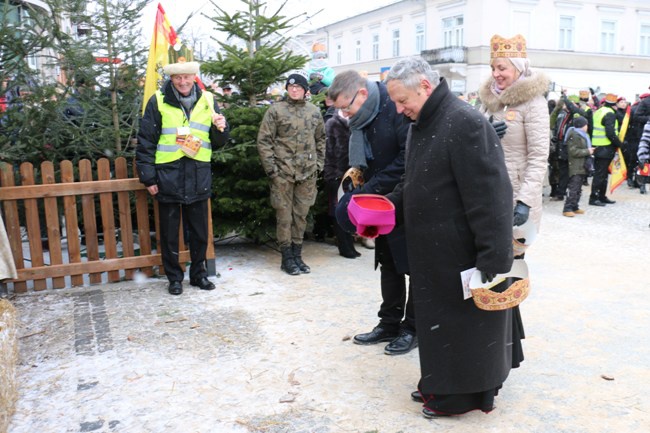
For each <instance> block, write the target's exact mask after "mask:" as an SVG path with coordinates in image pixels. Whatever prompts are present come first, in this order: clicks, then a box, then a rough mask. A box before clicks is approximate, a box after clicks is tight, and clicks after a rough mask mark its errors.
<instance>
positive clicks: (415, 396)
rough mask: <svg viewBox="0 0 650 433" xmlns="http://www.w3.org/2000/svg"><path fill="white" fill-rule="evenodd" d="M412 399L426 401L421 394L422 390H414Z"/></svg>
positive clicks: (420, 401) (419, 401)
mask: <svg viewBox="0 0 650 433" xmlns="http://www.w3.org/2000/svg"><path fill="white" fill-rule="evenodd" d="M411 400H413V401H416V402H418V403H424V399H423V398H422V394H420V391H413V392H412V393H411Z"/></svg>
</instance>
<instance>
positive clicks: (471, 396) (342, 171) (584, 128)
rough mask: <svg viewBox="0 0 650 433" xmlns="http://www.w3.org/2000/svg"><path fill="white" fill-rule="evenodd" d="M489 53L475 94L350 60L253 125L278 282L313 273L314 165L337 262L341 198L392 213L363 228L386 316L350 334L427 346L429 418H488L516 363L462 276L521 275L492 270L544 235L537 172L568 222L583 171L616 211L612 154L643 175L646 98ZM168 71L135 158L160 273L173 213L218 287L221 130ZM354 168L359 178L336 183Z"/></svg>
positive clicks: (390, 347) (517, 356) (519, 350)
mask: <svg viewBox="0 0 650 433" xmlns="http://www.w3.org/2000/svg"><path fill="white" fill-rule="evenodd" d="M490 47H491V62H490V66H491V70H492V73H491V76H490V77H489V78H488V79H487V80H486V81H485V82H484V83H482V85H481V86H480V88H479V89H478V91H477V92H472V94H471V100H469V101H468V100H463V98H459V97H458V96H456V95H454V94H453V93H452V92H451V91H450V89H449V86H448V84H447V82H446V81H445V79H444V78H442V77H440V76H439V74H438V73H437V72H436V71H435V70H433V69H432V68H431V66H430V65H429V64H428V63H427V62H426V61H425V60H423V59H421V58H419V57H413V58H408V59H404V60H400V61H398V62H397V63H396V64H395V65H393V66H392V68H391V70H390V72H389V73H388V75H387V77H386V79H385V80H384V81H382V82H377V81H372V80H369V79H367V77H365V76H363V75H361V74H360V73H358V72H357V71H354V70H348V71H343V72H340V73H338V74H336V75H335V76H331V74H330V73H329V71H326V70H324V69H322V68H323V67H324V65H323V64H320V63H319V66H320V67H321V69H320V70H318V71H316V70H314V71H311V72H310V73H309V74H300V73H294V74H291V75H289V77H288V78H287V81H286V83H285V90H286V96H285V97H284V98H282V99H281V100H278V101H275V102H273V103H272V104H271V105H270V107H269V109H268V110H267V111H266V113H265V115H264V118H263V120H262V122H261V125H260V129H259V133H258V139H257V147H258V151H259V156H260V161H261V164H262V167H263V169H264V171H265V173H266V175H267V176H268V178H269V185H270V203H271V206H272V207H273V208H274V209H275V215H276V223H277V224H276V239H277V242H278V245H279V248H280V251H281V255H282V257H281V261H280V269H281V270H282V271H283V272H285V273H286V274H288V275H292V276H297V275H301V274H305V273H309V272H310V267H309V266H308V265H307V264H306V263H305V260H304V259H303V256H302V243H303V239H304V236H305V230H306V225H307V222H306V219H307V215H308V213H309V210H310V208H311V206H312V205H313V204H314V202H315V199H316V193H317V177H318V176H319V174H320V173H321V172H322V173H323V178H324V180H325V183H324V185H325V188H326V190H327V195H328V200H329V215H330V217H331V222H332V224H333V225H334V227H335V234H336V239H337V244H338V248H339V253H340V255H341V256H343V257H346V258H350V259H354V258H356V257H358V256H359V253H358V252H357V250H356V249H355V247H354V236H356V235H358V234H359V226H358V224H357V223H356V222H355V221H354V218H352V217H351V212H352V211H351V207H352V205H351V203H353V202H355V200H356V199H357V198H359V197H362V196H366V195H370V196H381V197H384V198H385V199H387V200H388V201H389V202H390V203H391V205H392V206H393V209H394V214H395V224H394V228H392V230H391V231H390V232H388V233H384V234H379V235H373V236H371V237H372V238H373V239H374V241H375V250H374V253H375V260H374V266H375V268H379V292H380V296H381V303H380V305H379V309H378V318H379V321H378V324H377V325H376V326H375V327H374V328H373V329H372V330H370V331H369V332H366V333H361V334H358V335H355V336H354V338H353V342H354V343H356V344H360V345H373V344H378V343H387V344H386V346H385V348H384V352H385V353H386V354H387V355H401V354H405V353H408V352H410V351H412V350H413V349H415V348H416V347H417V348H419V358H420V369H421V376H420V378H419V380H418V381H417V385H416V387H417V389H416V390H414V391H413V392H412V393H411V398H412V399H413V400H415V401H417V402H420V403H421V404H422V405H423V409H422V413H423V415H424V416H425V417H427V418H434V417H442V416H452V415H460V414H463V413H466V412H469V411H472V410H481V411H483V412H485V413H487V412H490V411H492V410H493V408H494V399H495V397H496V396H497V395H498V392H499V391H500V390H501V389H502V387H503V384H504V382H505V380H506V379H507V377H508V374H509V372H510V370H511V369H512V368H517V367H519V366H520V364H521V362H522V361H523V360H524V353H523V347H522V340H523V339H524V338H525V333H524V326H523V320H522V317H521V313H520V310H519V307H518V302H515V303H514V304H511V305H507V306H502V307H495V308H492V309H485V308H480V307H479V306H478V303H477V301H476V300H475V301H474V303H472V302H471V301H469V300H468V296H463V293H464V289H466V287H464V283H463V281H462V279H461V275H463V273H464V272H467V271H468V270H472V269H475V271H474V272H475V274H476V275H479V276H480V282H481V284H484V285H485V287H487V288H488V289H490V290H491V291H492V293H494V294H495V299H497V298H499V296H498V295H499V294H501V293H505V292H506V291H509V290H511V288H512V287H514V286H516V285H517V284H518V283H525V282H526V281H527V280H526V278H527V276H517V277H509V278H505V277H501V276H500V275H501V274H506V273H508V272H509V271H510V270H511V269H512V268H513V267H514V264H515V263H521V262H523V261H524V259H525V251H526V249H527V248H528V246H529V245H530V243H531V242H532V239H533V238H534V237H535V235H536V234H537V232H538V231H539V228H540V225H541V218H542V197H543V186H544V184H545V180H546V176H547V174H548V181H549V183H550V185H551V196H552V199H553V200H562V201H564V208H563V215H564V216H567V217H574V216H576V215H580V214H583V213H584V212H585V210H584V209H582V208H581V207H580V197H581V192H582V188H583V187H584V186H585V184H587V185H588V181H587V179H588V177H590V176H593V180H592V182H591V193H590V195H589V201H588V204H589V205H592V206H606V205H611V204H614V203H615V202H614V201H613V200H611V199H609V198H608V197H607V195H606V192H607V182H608V168H609V166H610V163H611V161H612V159H613V158H614V157H615V155H616V153H617V152H618V149H621V150H622V154H623V155H624V158H625V162H626V163H627V166H628V167H629V168H628V178H627V184H628V186H629V187H631V188H639V190H640V192H641V193H642V194H643V193H645V183H646V181H645V180H646V179H647V178H648V171H649V168H648V167H649V162H650V122H649V116H650V98H648V96H650V94H644V95H641V98H640V100H639V101H637V102H635V103H634V104H633V105H632V106H631V107H629V108H628V103H627V101H626V100H625V99H624V98H622V97H618V96H616V95H614V94H613V93H608V94H606V95H604V97H602V98H599V96H598V95H597V94H596V92H595V91H594V90H593V89H584V90H582V91H580V92H579V94H578V95H567V94H566V92H563V93H562V95H561V97H560V98H559V99H558V100H557V101H549V100H548V88H549V86H548V85H549V79H548V77H547V76H545V75H544V74H543V73H541V72H539V71H536V70H534V69H533V68H531V65H530V61H529V59H528V55H527V51H526V41H525V39H524V38H523V37H522V36H521V35H516V36H514V37H513V38H504V37H502V36H499V35H494V36H493V37H492V39H491V41H490ZM319 59H321V57H319ZM321 63H322V62H321ZM168 69H169V71H168V74H169V75H170V80H169V81H168V82H166V83H165V84H164V86H163V88H162V89H161V90H160V91H159V92H157V94H156V95H154V96H153V97H152V98H151V100H150V101H149V103H148V105H147V109H146V111H145V115H144V118H143V121H142V126H141V129H140V135H139V142H140V144H139V146H138V152H137V155H138V170H139V175H140V179H141V181H142V182H143V183H144V184H145V185H146V186H147V189H148V190H149V192H150V193H151V194H152V195H155V196H156V198H157V200H158V201H159V203H160V204H161V205H163V207H162V208H161V209H162V210H161V221H163V223H161V229H162V230H163V233H161V246H162V255H163V266H164V269H165V272H166V274H167V276H168V279H169V293H171V294H174V295H178V294H180V293H182V283H181V281H182V273H181V272H180V268H179V267H178V263H177V262H178V260H177V256H178V224H179V213H180V212H182V213H183V216H184V219H185V218H187V220H188V221H189V222H190V251H191V256H192V266H191V268H190V284H192V285H195V286H198V287H199V288H201V289H205V290H211V289H213V288H214V284H213V283H212V282H210V281H209V280H208V279H207V277H206V273H205V266H204V262H205V243H204V242H203V241H202V240H200V239H201V238H205V236H204V235H205V224H206V221H205V214H206V213H207V209H206V208H205V200H207V197H208V196H209V185H210V182H209V180H210V170H209V166H206V163H207V161H209V158H210V152H211V150H212V148H214V147H216V146H220V145H222V144H223V143H224V142H225V141H226V140H227V139H228V123H227V121H226V119H225V118H224V117H223V115H221V113H220V112H219V107H218V105H217V104H216V102H215V101H214V99H213V97H212V96H211V95H210V94H209V92H201V90H200V89H199V88H198V87H197V86H196V84H195V83H194V82H193V74H196V72H197V71H198V67H196V66H194V65H192V66H189V65H188V64H179V65H171V66H168ZM310 81H311V83H310ZM319 92H327V98H326V104H325V105H326V107H327V110H326V111H325V110H322V109H320V108H319V107H317V106H316V105H314V104H312V103H311V102H310V101H309V95H310V94H316V93H319ZM324 111H325V113H323V112H324ZM644 167H645V173H646V175H645V176H644V175H643V173H644V172H643V170H644ZM637 168H638V170H637ZM350 169H352V170H354V173H356V176H357V178H356V179H353V180H352V181H351V182H346V177H349V176H351V175H350ZM352 177H354V176H352ZM348 180H349V179H348ZM391 227H392V226H391ZM524 228H525V229H524ZM527 237H528V239H527ZM517 287H521V285H518V286H517ZM498 302H499V301H495V303H496V304H498ZM519 302H520V301H519Z"/></svg>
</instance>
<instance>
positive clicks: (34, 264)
mask: <svg viewBox="0 0 650 433" xmlns="http://www.w3.org/2000/svg"><path fill="white" fill-rule="evenodd" d="M77 168H78V170H77V174H78V178H76V179H75V170H74V166H73V164H72V162H70V161H62V162H61V163H60V166H59V169H60V170H59V171H60V176H59V179H57V178H56V175H55V169H54V164H53V163H52V162H49V161H45V162H43V163H42V164H41V165H40V183H37V176H36V175H35V170H34V166H33V165H32V164H31V163H29V162H25V163H22V164H21V165H20V168H19V172H18V173H16V172H15V171H14V167H13V166H12V165H9V164H6V163H0V203H1V204H2V210H3V212H4V213H3V218H4V222H5V226H6V229H7V236H8V237H9V243H10V245H11V251H12V253H13V257H14V260H15V262H16V268H17V271H18V278H17V279H16V280H10V283H12V284H13V289H14V292H15V293H24V292H28V291H30V290H31V289H32V288H33V290H35V291H39V290H45V289H46V288H48V281H49V279H51V281H50V286H51V287H52V288H54V289H58V288H63V287H67V285H66V281H65V280H66V277H68V276H69V281H70V285H71V286H81V285H84V277H86V278H87V281H88V282H89V283H90V284H99V283H102V282H104V281H106V282H118V281H121V280H123V279H126V280H130V279H133V277H134V275H135V272H136V271H137V270H140V272H142V273H144V274H145V275H147V276H153V275H154V274H155V273H156V267H157V269H158V273H160V274H163V273H164V271H163V268H162V258H161V256H160V254H158V253H155V252H154V250H153V249H152V236H151V227H150V215H152V212H153V215H154V224H155V241H156V245H159V240H160V237H159V234H158V233H159V230H158V228H159V222H158V205H157V202H156V200H153V199H152V198H151V197H150V196H149V193H148V192H147V190H146V188H145V186H144V185H142V184H141V183H140V181H139V180H138V179H137V175H136V171H135V164H133V169H132V170H131V172H129V169H128V166H127V160H126V159H125V158H117V159H116V160H115V161H114V169H113V171H111V162H110V161H109V160H108V159H105V158H104V159H100V160H98V161H97V165H96V167H95V170H96V172H93V167H92V164H91V162H90V161H89V160H81V161H79V165H78V167H77ZM18 174H19V175H20V176H19V177H20V184H19V185H17V184H16V183H17V177H18ZM97 202H98V203H99V212H97V207H96V204H97ZM79 208H81V214H80V215H79V214H78V209H79ZM116 208H117V218H116V213H115V209H116ZM208 209H211V207H210V205H209V204H208ZM133 212H135V214H134V213H133ZM79 216H81V221H80V218H79ZM134 216H135V218H134ZM98 222H99V223H100V226H101V234H100V233H98ZM134 222H135V227H134ZM21 227H22V232H23V233H22V234H21ZM25 233H26V237H27V240H26V242H24V239H23V237H24V234H25ZM63 233H65V235H66V236H65V240H66V244H67V245H66V248H63V247H62V240H63V236H62V234H63ZM80 233H83V239H84V240H85V242H84V243H85V251H84V250H83V244H82V239H81V236H80ZM134 233H137V244H138V245H139V249H138V250H136V248H135V247H134V245H135V243H136V238H135V236H134ZM43 234H45V235H46V236H45V237H43ZM208 236H209V239H212V236H213V235H212V217H211V212H208ZM118 238H119V240H118ZM179 245H180V246H181V248H183V246H184V245H185V242H184V241H183V230H182V224H181V230H180V242H179ZM46 249H47V251H48V254H45V250H46ZM214 257H215V254H214V244H213V243H212V242H208V252H207V259H208V271H209V272H210V271H211V268H213V266H214ZM189 260H190V255H189V251H187V250H183V251H180V254H179V261H180V262H181V263H183V264H184V263H186V262H188V261H189ZM46 261H48V262H46ZM211 273H213V272H211ZM103 274H104V278H102V275H103ZM30 281H31V282H33V284H28V282H30Z"/></svg>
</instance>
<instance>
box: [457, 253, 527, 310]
mask: <svg viewBox="0 0 650 433" xmlns="http://www.w3.org/2000/svg"><path fill="white" fill-rule="evenodd" d="M507 279H510V280H509V281H508V280H507ZM513 279H516V280H515V281H514V282H512V280H513ZM506 281H508V283H511V282H512V283H511V284H510V285H509V286H508V288H507V289H505V290H503V291H497V290H492V288H496V286H497V285H499V284H502V283H504V282H506ZM469 288H470V292H471V293H472V299H473V300H474V304H475V305H476V306H477V307H478V308H480V309H481V310H486V311H501V310H507V309H508V308H512V307H516V306H517V305H519V304H521V303H522V302H523V301H524V300H525V299H526V298H527V297H528V294H529V293H530V279H529V274H528V265H526V262H525V261H524V260H523V259H519V260H514V261H513V262H512V268H511V269H510V272H507V273H505V274H497V275H496V276H495V277H494V279H493V280H492V281H491V282H485V283H483V282H482V280H481V275H480V272H478V271H474V274H472V277H471V278H470V281H469ZM501 288H503V286H502V287H501Z"/></svg>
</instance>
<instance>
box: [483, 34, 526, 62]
mask: <svg viewBox="0 0 650 433" xmlns="http://www.w3.org/2000/svg"><path fill="white" fill-rule="evenodd" d="M498 57H505V58H512V57H520V58H526V57H527V56H526V39H524V37H523V36H522V35H515V36H514V37H512V38H510V39H506V38H504V37H502V36H499V35H494V36H492V39H490V58H491V59H495V58H498Z"/></svg>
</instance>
